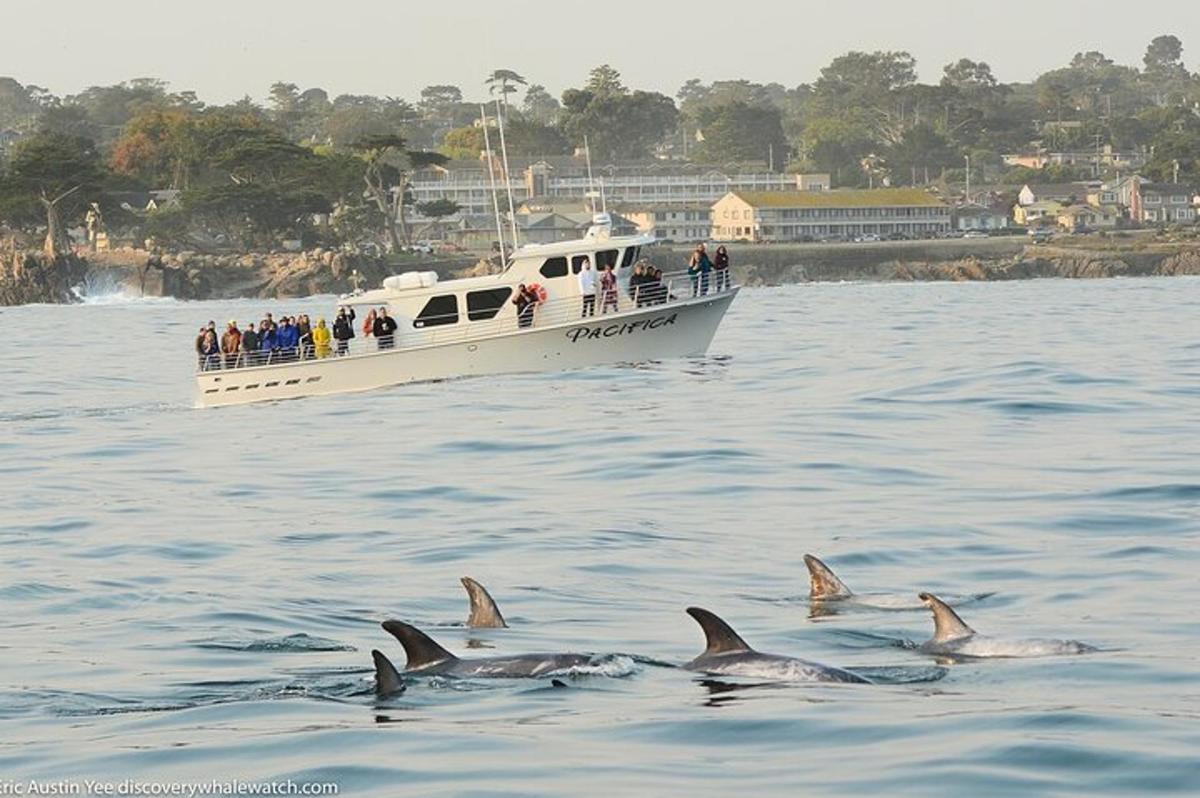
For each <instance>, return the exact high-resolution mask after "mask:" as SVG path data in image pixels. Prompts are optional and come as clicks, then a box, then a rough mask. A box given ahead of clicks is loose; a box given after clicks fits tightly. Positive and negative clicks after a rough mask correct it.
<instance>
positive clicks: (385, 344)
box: [372, 308, 397, 349]
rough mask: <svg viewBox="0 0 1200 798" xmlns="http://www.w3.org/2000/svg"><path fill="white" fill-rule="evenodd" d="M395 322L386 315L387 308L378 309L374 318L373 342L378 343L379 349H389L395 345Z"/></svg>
mask: <svg viewBox="0 0 1200 798" xmlns="http://www.w3.org/2000/svg"><path fill="white" fill-rule="evenodd" d="M396 326H397V325H396V320H395V319H393V318H392V317H391V316H389V315H388V312H387V308H380V309H379V315H378V316H376V317H375V328H374V330H373V331H372V332H374V333H375V340H377V341H379V348H380V349H391V348H392V347H394V346H395V345H396Z"/></svg>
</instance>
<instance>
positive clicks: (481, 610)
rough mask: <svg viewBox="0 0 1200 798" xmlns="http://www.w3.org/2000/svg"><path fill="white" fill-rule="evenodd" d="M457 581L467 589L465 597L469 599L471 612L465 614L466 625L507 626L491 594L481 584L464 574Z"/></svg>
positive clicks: (492, 627)
mask: <svg viewBox="0 0 1200 798" xmlns="http://www.w3.org/2000/svg"><path fill="white" fill-rule="evenodd" d="M459 581H461V582H462V586H463V587H465V588H466V589H467V597H468V598H469V599H470V600H471V614H470V615H469V616H467V626H469V627H471V628H472V629H500V628H507V627H508V624H506V623H505V622H504V616H503V615H501V614H500V608H499V607H497V606H496V602H495V601H493V600H492V597H491V594H489V593H488V592H487V590H486V589H485V588H484V586H483V585H481V584H479V583H478V582H476V581H475V580H474V579H472V578H471V577H469V576H464V577H463V578H462V579H461V580H459Z"/></svg>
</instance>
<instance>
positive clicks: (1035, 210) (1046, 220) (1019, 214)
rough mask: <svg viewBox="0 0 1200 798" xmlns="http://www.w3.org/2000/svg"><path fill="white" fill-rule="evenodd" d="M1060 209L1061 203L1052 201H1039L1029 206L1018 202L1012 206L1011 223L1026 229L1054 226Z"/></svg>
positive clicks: (1061, 207)
mask: <svg viewBox="0 0 1200 798" xmlns="http://www.w3.org/2000/svg"><path fill="white" fill-rule="evenodd" d="M1062 209H1063V203H1061V202H1055V201H1053V200H1040V201H1038V202H1033V203H1030V204H1029V205H1022V204H1021V203H1019V202H1018V203H1017V204H1016V205H1014V206H1013V221H1014V222H1016V223H1017V224H1021V225H1025V226H1026V227H1031V226H1037V225H1041V224H1055V223H1057V220H1058V214H1059V212H1060V211H1062Z"/></svg>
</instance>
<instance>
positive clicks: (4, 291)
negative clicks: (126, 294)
mask: <svg viewBox="0 0 1200 798" xmlns="http://www.w3.org/2000/svg"><path fill="white" fill-rule="evenodd" d="M86 270H87V266H86V264H85V263H83V261H81V260H79V259H78V258H76V257H74V256H64V257H61V258H58V259H57V260H47V259H46V257H45V256H44V255H42V254H41V253H40V252H29V251H24V250H19V249H15V248H12V247H9V248H7V249H3V248H0V306H2V305H27V304H31V303H35V302H43V303H49V304H67V303H70V302H75V301H77V297H76V296H75V293H74V292H73V291H72V287H73V286H75V285H77V284H78V283H79V282H80V280H82V279H83V276H84V273H85V272H86Z"/></svg>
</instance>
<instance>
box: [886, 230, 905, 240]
mask: <svg viewBox="0 0 1200 798" xmlns="http://www.w3.org/2000/svg"><path fill="white" fill-rule="evenodd" d="M887 240H888V241H907V240H908V236H906V235H905V234H904V233H901V232H900V231H899V230H897V231H896V232H894V233H888V235H887Z"/></svg>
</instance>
